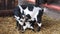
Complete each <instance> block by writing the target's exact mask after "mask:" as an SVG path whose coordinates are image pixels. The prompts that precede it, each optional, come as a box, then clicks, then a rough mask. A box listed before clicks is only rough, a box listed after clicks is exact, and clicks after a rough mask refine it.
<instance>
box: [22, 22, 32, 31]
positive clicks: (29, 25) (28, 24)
mask: <svg viewBox="0 0 60 34" xmlns="http://www.w3.org/2000/svg"><path fill="white" fill-rule="evenodd" d="M25 24H26V26H23V29H24V30H25V29H26V28H31V29H33V27H32V26H31V24H30V23H29V22H26V23H25Z"/></svg>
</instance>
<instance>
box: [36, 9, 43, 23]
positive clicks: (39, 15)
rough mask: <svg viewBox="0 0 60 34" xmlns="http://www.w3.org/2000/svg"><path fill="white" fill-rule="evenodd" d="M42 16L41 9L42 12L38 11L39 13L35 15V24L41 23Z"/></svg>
mask: <svg viewBox="0 0 60 34" xmlns="http://www.w3.org/2000/svg"><path fill="white" fill-rule="evenodd" d="M42 15H43V9H42V10H39V13H38V15H37V22H38V23H41V20H42Z"/></svg>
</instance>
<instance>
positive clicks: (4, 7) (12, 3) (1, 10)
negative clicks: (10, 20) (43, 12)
mask: <svg viewBox="0 0 60 34" xmlns="http://www.w3.org/2000/svg"><path fill="white" fill-rule="evenodd" d="M17 3H18V2H17V0H0V16H11V15H12V14H13V13H12V12H13V9H14V8H15V7H16V5H17Z"/></svg>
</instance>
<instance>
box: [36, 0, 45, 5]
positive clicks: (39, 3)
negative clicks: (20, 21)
mask: <svg viewBox="0 0 60 34" xmlns="http://www.w3.org/2000/svg"><path fill="white" fill-rule="evenodd" d="M43 2H44V0H36V4H37V5H41V4H42V3H43Z"/></svg>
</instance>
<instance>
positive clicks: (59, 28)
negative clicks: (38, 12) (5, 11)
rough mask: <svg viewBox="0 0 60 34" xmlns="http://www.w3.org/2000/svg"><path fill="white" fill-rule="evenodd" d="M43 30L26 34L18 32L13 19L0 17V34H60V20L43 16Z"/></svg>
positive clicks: (26, 32) (26, 33) (30, 31)
mask: <svg viewBox="0 0 60 34" xmlns="http://www.w3.org/2000/svg"><path fill="white" fill-rule="evenodd" d="M42 23H43V25H42V28H41V31H40V32H34V31H32V30H28V29H27V30H26V31H25V32H24V33H21V32H20V31H18V30H17V29H16V28H15V27H16V21H15V19H14V18H13V17H0V34H60V20H55V19H51V18H49V17H48V16H43V19H42Z"/></svg>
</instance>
